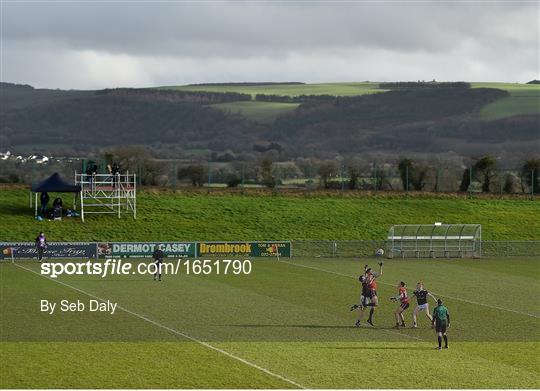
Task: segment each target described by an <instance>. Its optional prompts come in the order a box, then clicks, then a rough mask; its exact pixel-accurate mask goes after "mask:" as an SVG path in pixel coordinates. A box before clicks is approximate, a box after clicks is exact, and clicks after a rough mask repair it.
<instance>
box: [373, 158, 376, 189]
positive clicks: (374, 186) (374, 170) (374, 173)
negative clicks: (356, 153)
mask: <svg viewBox="0 0 540 391" xmlns="http://www.w3.org/2000/svg"><path fill="white" fill-rule="evenodd" d="M373 188H374V189H375V191H377V163H373Z"/></svg>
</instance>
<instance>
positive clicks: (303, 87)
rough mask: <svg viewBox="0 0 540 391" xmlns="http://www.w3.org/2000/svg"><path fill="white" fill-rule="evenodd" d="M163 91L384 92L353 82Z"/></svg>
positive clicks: (364, 83) (170, 87)
mask: <svg viewBox="0 0 540 391" xmlns="http://www.w3.org/2000/svg"><path fill="white" fill-rule="evenodd" d="M159 88H163V89H177V90H184V91H208V92H238V93H242V94H250V95H251V96H252V98H255V95H257V94H266V95H284V96H298V95H335V96H355V95H365V94H374V93H378V92H384V91H385V90H382V89H380V88H379V83H372V82H351V83H313V84H267V85H264V84H261V85H256V86H238V85H186V86H167V87H159Z"/></svg>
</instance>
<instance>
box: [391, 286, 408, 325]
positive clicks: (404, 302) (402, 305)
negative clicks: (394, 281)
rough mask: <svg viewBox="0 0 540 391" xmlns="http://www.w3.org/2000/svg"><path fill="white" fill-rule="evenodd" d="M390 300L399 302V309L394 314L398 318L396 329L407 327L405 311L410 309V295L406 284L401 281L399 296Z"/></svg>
mask: <svg viewBox="0 0 540 391" xmlns="http://www.w3.org/2000/svg"><path fill="white" fill-rule="evenodd" d="M390 300H393V301H399V307H398V308H397V309H396V311H395V312H394V315H395V317H396V326H395V327H396V328H399V326H401V327H405V318H404V317H403V311H405V310H406V309H407V308H409V295H408V294H407V288H406V287H405V283H404V282H403V281H401V282H400V283H399V284H398V296H396V297H391V298H390Z"/></svg>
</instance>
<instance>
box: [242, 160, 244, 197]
mask: <svg viewBox="0 0 540 391" xmlns="http://www.w3.org/2000/svg"><path fill="white" fill-rule="evenodd" d="M244 168H245V163H244V162H242V194H244V184H245V174H244Z"/></svg>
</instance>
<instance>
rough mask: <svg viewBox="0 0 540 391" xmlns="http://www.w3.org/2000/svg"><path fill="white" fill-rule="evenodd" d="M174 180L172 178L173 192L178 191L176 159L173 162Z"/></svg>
mask: <svg viewBox="0 0 540 391" xmlns="http://www.w3.org/2000/svg"><path fill="white" fill-rule="evenodd" d="M171 175H172V178H171V179H172V180H171V186H172V191H173V192H176V176H177V171H176V161H175V160H174V161H173V162H172V173H171Z"/></svg>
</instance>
